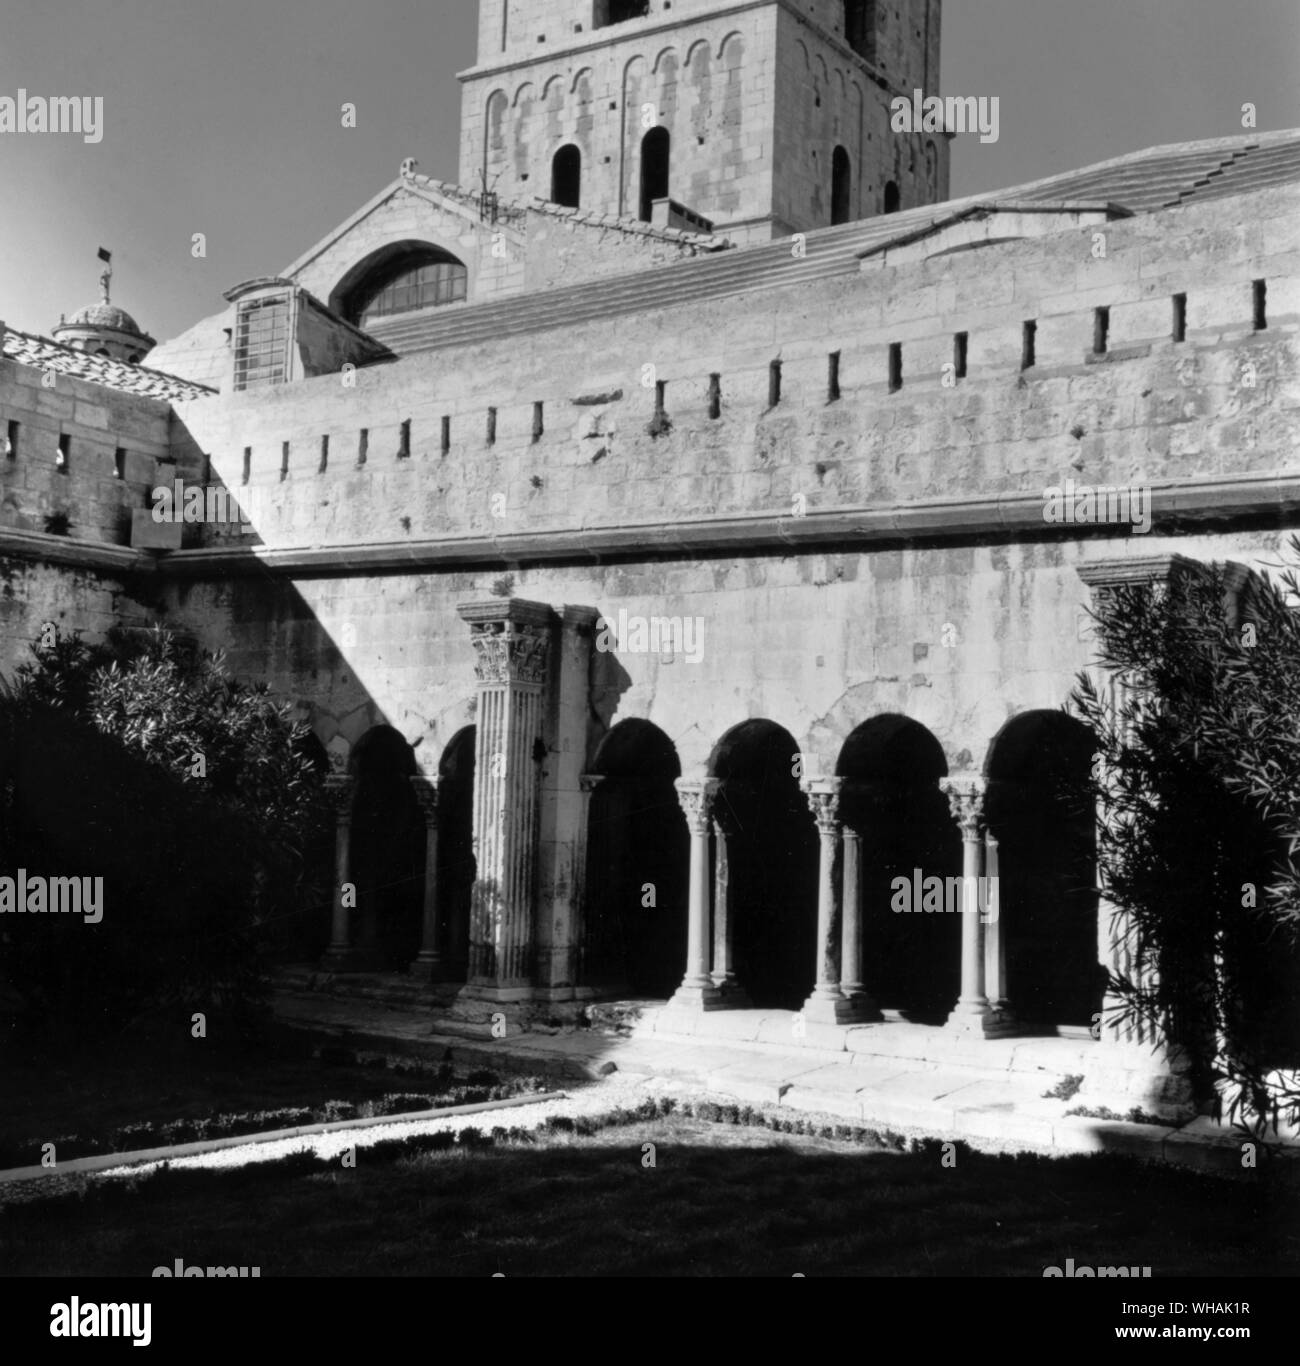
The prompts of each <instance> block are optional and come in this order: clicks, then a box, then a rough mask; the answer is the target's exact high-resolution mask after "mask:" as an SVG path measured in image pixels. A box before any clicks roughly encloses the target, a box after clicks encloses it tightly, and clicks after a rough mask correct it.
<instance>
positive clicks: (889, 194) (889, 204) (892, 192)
mask: <svg viewBox="0 0 1300 1366" xmlns="http://www.w3.org/2000/svg"><path fill="white" fill-rule="evenodd" d="M898 209H899V199H898V182H897V181H896V180H890V181H887V182H886V183H885V212H886V213H897V212H898Z"/></svg>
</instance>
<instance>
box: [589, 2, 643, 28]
mask: <svg viewBox="0 0 1300 1366" xmlns="http://www.w3.org/2000/svg"><path fill="white" fill-rule="evenodd" d="M649 13H650V0H596V5H595V10H594V12H593V15H592V23H591V26H592V28H606V27H607V26H608V25H610V24H625V23H626V22H627V21H628V20H629V19H644V18H645V17H646V15H647V14H649Z"/></svg>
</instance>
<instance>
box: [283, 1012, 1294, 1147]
mask: <svg viewBox="0 0 1300 1366" xmlns="http://www.w3.org/2000/svg"><path fill="white" fill-rule="evenodd" d="M277 1012H278V1013H279V1015H280V1017H281V1019H282V1020H283V1021H284V1022H286V1023H288V1024H290V1025H292V1026H293V1027H295V1028H298V1029H302V1030H306V1031H309V1032H310V1033H312V1034H315V1035H324V1036H326V1037H330V1038H333V1039H336V1040H338V1041H340V1042H342V1043H344V1044H346V1045H347V1046H350V1047H354V1048H359V1049H372V1050H377V1051H385V1050H386V1051H391V1052H406V1053H414V1054H417V1055H419V1056H423V1057H425V1058H427V1059H430V1060H435V1061H440V1060H444V1059H447V1060H450V1061H452V1062H454V1063H456V1064H458V1065H465V1066H473V1067H490V1068H493V1069H495V1070H498V1071H501V1070H505V1069H509V1068H515V1069H526V1070H527V1071H530V1072H533V1073H540V1074H542V1075H553V1076H559V1077H569V1078H580V1079H595V1078H599V1077H602V1076H605V1075H606V1074H608V1073H610V1072H611V1070H612V1071H614V1072H615V1073H617V1072H624V1073H627V1074H629V1080H630V1079H631V1078H632V1077H636V1078H641V1079H644V1080H643V1081H642V1082H641V1084H643V1085H650V1086H654V1087H658V1088H661V1089H665V1090H667V1091H669V1092H677V1091H680V1092H681V1093H683V1094H687V1093H699V1092H703V1091H707V1092H709V1093H711V1094H714V1095H717V1096H720V1097H730V1098H733V1099H735V1100H738V1101H741V1102H747V1103H751V1104H753V1103H776V1102H779V1103H781V1104H784V1105H788V1106H789V1107H791V1108H792V1109H796V1110H800V1111H805V1112H812V1113H819V1114H826V1115H834V1116H842V1117H844V1118H846V1119H851V1120H853V1121H854V1122H855V1123H859V1124H865V1125H868V1126H879V1127H881V1128H890V1129H895V1130H902V1131H903V1132H907V1133H912V1134H917V1135H929V1136H932V1137H939V1138H942V1139H945V1140H949V1139H964V1140H966V1141H968V1142H970V1143H972V1144H974V1145H975V1146H978V1147H984V1148H997V1149H1001V1150H1023V1149H1029V1150H1033V1151H1038V1152H1047V1153H1059V1154H1062V1155H1064V1154H1069V1153H1100V1152H1118V1153H1126V1154H1129V1155H1132V1156H1135V1157H1140V1158H1144V1159H1148V1160H1152V1161H1157V1162H1160V1161H1163V1162H1170V1163H1176V1164H1178V1165H1182V1166H1191V1167H1197V1168H1200V1169H1203V1170H1211V1171H1220V1172H1234V1171H1235V1172H1240V1170H1241V1169H1242V1167H1241V1143H1242V1141H1243V1140H1242V1137H1241V1136H1240V1135H1239V1134H1238V1133H1237V1132H1235V1131H1233V1130H1232V1129H1230V1128H1224V1127H1222V1126H1219V1125H1217V1124H1215V1123H1214V1122H1213V1121H1211V1120H1209V1119H1204V1118H1201V1119H1195V1120H1192V1121H1191V1122H1190V1123H1184V1124H1181V1125H1178V1124H1175V1123H1173V1122H1172V1121H1171V1122H1170V1123H1169V1124H1167V1125H1146V1124H1132V1123H1130V1122H1128V1121H1112V1120H1099V1119H1090V1118H1086V1117H1084V1116H1067V1114H1066V1110H1067V1109H1069V1108H1070V1107H1071V1105H1072V1104H1074V1103H1076V1102H1073V1101H1065V1100H1058V1099H1047V1098H1046V1097H1044V1095H1043V1092H1044V1091H1046V1090H1048V1089H1050V1087H1051V1086H1052V1085H1053V1083H1054V1081H1056V1080H1059V1079H1060V1078H1061V1077H1063V1076H1066V1075H1069V1074H1071V1073H1072V1072H1073V1071H1074V1070H1075V1069H1076V1068H1080V1069H1081V1068H1082V1066H1083V1063H1082V1061H1081V1059H1082V1058H1083V1056H1084V1053H1085V1052H1086V1044H1083V1043H1082V1042H1081V1041H1078V1040H1070V1039H1032V1040H1027V1039H1018V1040H1016V1039H1008V1040H984V1041H981V1040H962V1039H959V1038H956V1037H954V1036H946V1038H945V1039H944V1040H940V1041H939V1046H938V1047H937V1048H936V1047H935V1044H936V1037H935V1036H936V1035H937V1034H938V1031H936V1030H934V1029H933V1028H927V1027H926V1026H923V1025H910V1024H893V1025H890V1026H886V1027H885V1028H884V1029H873V1028H872V1027H871V1026H857V1027H853V1028H849V1029H845V1028H843V1027H836V1026H817V1025H809V1026H808V1027H807V1036H806V1037H805V1038H804V1039H802V1040H798V1041H796V1040H795V1039H794V1037H793V1035H792V1032H791V1021H792V1020H793V1018H794V1017H793V1014H792V1013H791V1012H788V1011H786V1012H779V1011H778V1012H763V1011H736V1012H722V1013H720V1014H719V1013H702V1012H693V1013H692V1012H672V1013H670V1012H669V1011H668V1010H666V1009H665V1010H664V1011H661V1012H660V1013H659V1019H658V1020H656V1022H655V1027H654V1028H653V1029H651V1030H649V1031H647V1032H644V1033H634V1034H632V1035H612V1034H604V1033H597V1032H595V1031H579V1032H575V1033H571V1034H517V1035H514V1036H512V1037H508V1038H506V1039H491V1038H484V1039H481V1040H474V1041H470V1040H465V1039H461V1038H451V1037H448V1036H439V1035H437V1034H434V1033H433V1029H434V1028H435V1027H436V1026H435V1020H436V1017H434V1016H432V1015H430V1014H429V1013H427V1012H425V1013H423V1014H421V1015H419V1016H416V1017H414V1018H413V1017H412V1016H411V1015H410V1014H409V1013H407V1012H402V1011H395V1010H378V1009H376V1008H375V1007H374V1006H373V1005H372V1004H366V1003H363V1004H360V1005H358V1004H357V1003H355V1002H352V1003H344V1002H340V1001H339V1000H337V999H321V998H319V997H315V996H310V997H309V996H304V995H293V996H281V997H280V998H279V999H278V1000H277ZM673 1013H675V1014H678V1015H691V1014H693V1018H694V1022H695V1024H696V1026H698V1028H697V1031H696V1034H695V1036H684V1035H677V1034H672V1033H670V1032H666V1031H664V1030H661V1029H660V1028H659V1025H660V1024H661V1023H663V1021H664V1017H665V1016H668V1017H669V1019H668V1023H673V1020H672V1018H671V1014H673ZM725 1016H730V1017H731V1019H732V1020H737V1019H739V1017H741V1016H748V1017H750V1018H749V1020H740V1021H739V1023H729V1024H728V1025H727V1026H726V1027H725V1030H724V1031H720V1032H714V1031H713V1029H712V1026H713V1024H714V1023H715V1022H716V1021H717V1020H720V1019H722V1018H724V1017H725ZM773 1031H775V1034H776V1037H777V1038H779V1039H780V1041H781V1042H780V1044H779V1045H778V1044H774V1043H763V1042H761V1041H760V1040H761V1038H762V1036H763V1035H764V1034H765V1033H768V1034H770V1033H772V1032H773ZM815 1031H817V1032H816V1033H815ZM751 1033H753V1034H756V1035H757V1036H758V1038H751V1037H749V1036H750V1034H751ZM873 1034H874V1036H875V1038H874V1040H872V1047H870V1048H867V1047H864V1044H865V1043H866V1041H867V1040H868V1039H871V1038H872V1035H873ZM877 1045H880V1046H877ZM949 1045H951V1046H949ZM925 1046H929V1047H930V1048H931V1050H932V1052H931V1055H930V1056H928V1057H925V1058H923V1059H921V1058H918V1057H915V1056H913V1055H914V1054H915V1053H917V1052H918V1051H919V1050H920V1049H921V1048H923V1047H925ZM1286 1151H1288V1152H1289V1153H1290V1154H1292V1155H1296V1156H1300V1143H1298V1142H1296V1141H1295V1140H1294V1139H1292V1140H1290V1142H1289V1145H1288V1146H1287V1148H1286ZM1261 1160H1262V1159H1261Z"/></svg>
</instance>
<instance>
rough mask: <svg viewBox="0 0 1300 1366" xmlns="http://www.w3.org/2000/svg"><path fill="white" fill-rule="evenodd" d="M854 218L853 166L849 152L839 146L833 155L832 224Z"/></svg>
mask: <svg viewBox="0 0 1300 1366" xmlns="http://www.w3.org/2000/svg"><path fill="white" fill-rule="evenodd" d="M852 219H853V166H852V163H851V162H850V161H849V154H848V153H847V152H846V151H845V150H844V148H843V147H837V148H836V149H835V153H834V155H833V156H832V157H831V226H832V227H834V225H835V224H836V223H848V222H851V221H852Z"/></svg>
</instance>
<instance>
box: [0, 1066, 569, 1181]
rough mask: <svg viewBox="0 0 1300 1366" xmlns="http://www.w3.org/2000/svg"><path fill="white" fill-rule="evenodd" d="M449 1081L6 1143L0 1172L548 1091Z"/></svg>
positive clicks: (528, 1082) (518, 1084) (538, 1083)
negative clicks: (42, 1156)
mask: <svg viewBox="0 0 1300 1366" xmlns="http://www.w3.org/2000/svg"><path fill="white" fill-rule="evenodd" d="M449 1080H450V1069H448V1075H447V1077H446V1078H444V1077H442V1076H438V1077H437V1078H435V1083H436V1084H439V1085H440V1086H441V1087H442V1089H439V1090H436V1091H414V1092H413V1091H402V1092H390V1093H388V1094H387V1095H383V1096H373V1097H371V1098H370V1099H368V1100H362V1101H348V1100H327V1101H324V1102H323V1103H322V1104H320V1105H313V1106H303V1105H297V1106H282V1107H280V1108H279V1109H274V1110H245V1111H240V1112H238V1113H235V1114H228V1115H212V1116H210V1117H201V1118H198V1119H176V1120H170V1121H168V1122H166V1123H163V1124H159V1123H155V1122H152V1121H148V1120H145V1121H141V1122H140V1123H137V1124H123V1125H120V1126H119V1127H118V1128H116V1129H114V1130H113V1131H112V1132H111V1133H110V1134H109V1136H108V1138H107V1139H102V1138H82V1137H81V1136H80V1135H78V1134H58V1135H55V1136H53V1137H47V1138H40V1139H27V1140H25V1141H22V1142H13V1141H9V1142H4V1143H0V1169H3V1168H6V1167H23V1166H27V1165H29V1164H30V1163H31V1162H32V1160H33V1158H32V1154H33V1153H36V1154H39V1153H40V1151H41V1147H42V1145H43V1144H45V1143H53V1144H54V1145H55V1150H56V1151H57V1152H58V1154H59V1157H60V1159H61V1160H65V1161H66V1160H71V1159H74V1158H78V1157H99V1156H101V1155H107V1154H111V1153H129V1152H137V1151H139V1150H141V1149H144V1148H168V1147H175V1146H178V1145H179V1144H182V1143H203V1142H206V1141H207V1140H209V1139H214V1138H243V1137H253V1136H254V1135H256V1134H261V1133H268V1132H270V1131H271V1130H274V1129H296V1128H300V1127H301V1126H303V1125H307V1124H332V1123H335V1122H337V1121H339V1120H344V1119H381V1118H383V1117H385V1116H387V1115H401V1114H408V1113H415V1112H417V1111H421V1110H441V1109H450V1108H452V1107H454V1106H457V1105H481V1104H485V1103H486V1102H488V1101H493V1100H511V1099H513V1098H514V1097H515V1096H522V1095H528V1094H530V1093H531V1092H535V1091H544V1090H546V1089H547V1084H546V1082H545V1081H543V1079H542V1078H540V1077H515V1078H511V1079H510V1080H508V1081H505V1082H503V1081H501V1080H500V1078H499V1077H498V1076H497V1075H496V1074H495V1073H493V1072H484V1071H477V1072H471V1073H470V1074H469V1076H468V1077H467V1078H466V1080H465V1081H464V1082H463V1083H462V1084H461V1085H459V1086H446V1082H447V1081H449Z"/></svg>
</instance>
